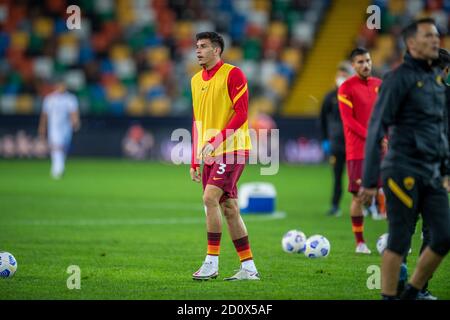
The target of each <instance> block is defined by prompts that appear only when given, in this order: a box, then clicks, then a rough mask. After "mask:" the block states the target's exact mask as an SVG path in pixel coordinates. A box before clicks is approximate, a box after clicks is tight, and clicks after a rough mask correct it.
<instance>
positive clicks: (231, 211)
mask: <svg viewBox="0 0 450 320" xmlns="http://www.w3.org/2000/svg"><path fill="white" fill-rule="evenodd" d="M223 209H224V210H223V215H224V216H225V218H227V219H230V218H233V217H235V216H237V215H238V214H239V208H238V206H237V204H235V203H226V204H224V206H223Z"/></svg>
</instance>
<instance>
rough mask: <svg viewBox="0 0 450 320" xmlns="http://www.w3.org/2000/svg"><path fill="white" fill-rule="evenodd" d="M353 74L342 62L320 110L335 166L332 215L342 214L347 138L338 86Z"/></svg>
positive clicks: (326, 146) (325, 143) (327, 147)
mask: <svg viewBox="0 0 450 320" xmlns="http://www.w3.org/2000/svg"><path fill="white" fill-rule="evenodd" d="M351 75H352V69H351V65H350V64H349V63H346V62H342V63H341V64H340V65H339V68H338V70H337V73H336V79H335V81H336V88H335V89H333V90H331V91H330V92H328V93H327V95H326V96H325V98H324V100H323V103H322V109H321V110H320V128H321V131H322V147H323V149H324V151H325V153H330V159H329V161H330V164H331V165H332V167H333V178H334V181H333V196H332V198H331V208H330V210H329V211H328V215H330V216H336V217H338V216H340V215H341V210H340V209H339V203H340V201H341V196H342V174H343V173H344V168H345V140H344V128H343V125H342V120H341V114H340V112H339V104H338V100H337V88H339V86H340V85H341V84H342V83H343V82H344V81H345V80H346V79H347V78H348V77H349V76H351Z"/></svg>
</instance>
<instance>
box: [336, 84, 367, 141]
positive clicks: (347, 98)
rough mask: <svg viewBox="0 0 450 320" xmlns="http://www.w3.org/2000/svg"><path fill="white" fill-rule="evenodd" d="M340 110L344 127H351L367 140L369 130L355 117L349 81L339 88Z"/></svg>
mask: <svg viewBox="0 0 450 320" xmlns="http://www.w3.org/2000/svg"><path fill="white" fill-rule="evenodd" d="M338 101H339V112H340V113H341V118H342V123H343V124H344V127H347V128H349V129H350V130H351V131H353V132H354V133H355V134H357V135H358V136H360V137H361V139H363V140H366V136H367V131H366V128H364V126H363V125H362V124H360V123H359V122H358V121H356V119H355V118H354V117H353V103H352V95H351V90H350V88H349V83H348V82H344V83H343V84H342V85H341V86H340V87H339V90H338Z"/></svg>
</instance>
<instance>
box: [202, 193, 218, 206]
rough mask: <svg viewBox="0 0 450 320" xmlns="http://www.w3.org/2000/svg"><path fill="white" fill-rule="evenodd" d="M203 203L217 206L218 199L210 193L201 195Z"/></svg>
mask: <svg viewBox="0 0 450 320" xmlns="http://www.w3.org/2000/svg"><path fill="white" fill-rule="evenodd" d="M203 204H204V205H205V206H206V207H217V206H219V199H217V198H216V197H214V196H213V195H210V194H204V195H203Z"/></svg>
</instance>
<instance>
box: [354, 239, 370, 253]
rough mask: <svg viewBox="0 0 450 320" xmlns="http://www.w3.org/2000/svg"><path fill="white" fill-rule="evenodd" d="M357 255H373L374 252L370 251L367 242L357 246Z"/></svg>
mask: <svg viewBox="0 0 450 320" xmlns="http://www.w3.org/2000/svg"><path fill="white" fill-rule="evenodd" d="M355 252H356V253H363V254H371V253H372V252H371V251H370V250H369V248H368V247H367V245H366V243H365V242H360V243H358V245H357V246H356V250H355Z"/></svg>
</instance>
